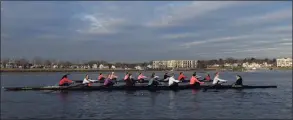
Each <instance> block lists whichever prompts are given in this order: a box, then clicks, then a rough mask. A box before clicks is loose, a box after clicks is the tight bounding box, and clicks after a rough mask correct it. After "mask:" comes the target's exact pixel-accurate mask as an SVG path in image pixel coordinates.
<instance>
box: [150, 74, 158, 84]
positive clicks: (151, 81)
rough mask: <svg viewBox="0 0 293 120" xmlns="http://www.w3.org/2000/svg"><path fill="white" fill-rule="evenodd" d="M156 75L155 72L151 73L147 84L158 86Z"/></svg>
mask: <svg viewBox="0 0 293 120" xmlns="http://www.w3.org/2000/svg"><path fill="white" fill-rule="evenodd" d="M158 78H159V77H158V76H156V74H155V73H152V75H151V79H150V80H149V83H148V86H158V85H159V81H158Z"/></svg>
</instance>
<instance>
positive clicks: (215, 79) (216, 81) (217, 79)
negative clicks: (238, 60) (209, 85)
mask: <svg viewBox="0 0 293 120" xmlns="http://www.w3.org/2000/svg"><path fill="white" fill-rule="evenodd" d="M226 82H227V80H223V79H220V78H219V72H216V75H215V78H214V80H213V85H221V84H222V83H226Z"/></svg>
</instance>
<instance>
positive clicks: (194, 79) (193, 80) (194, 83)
mask: <svg viewBox="0 0 293 120" xmlns="http://www.w3.org/2000/svg"><path fill="white" fill-rule="evenodd" d="M189 84H190V85H192V86H195V87H199V86H200V85H201V84H204V82H200V81H199V80H198V79H197V77H196V74H192V77H191V79H190V82H189Z"/></svg>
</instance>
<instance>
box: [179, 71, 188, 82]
mask: <svg viewBox="0 0 293 120" xmlns="http://www.w3.org/2000/svg"><path fill="white" fill-rule="evenodd" d="M185 78H186V76H184V74H183V72H180V74H179V77H178V80H180V81H184V80H185Z"/></svg>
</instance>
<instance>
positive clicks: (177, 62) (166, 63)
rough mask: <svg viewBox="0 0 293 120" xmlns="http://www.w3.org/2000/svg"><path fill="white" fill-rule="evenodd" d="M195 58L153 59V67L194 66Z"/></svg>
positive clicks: (195, 64)
mask: <svg viewBox="0 0 293 120" xmlns="http://www.w3.org/2000/svg"><path fill="white" fill-rule="evenodd" d="M196 67H197V60H164V61H153V68H196Z"/></svg>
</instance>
